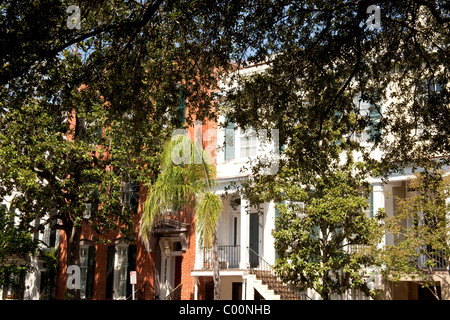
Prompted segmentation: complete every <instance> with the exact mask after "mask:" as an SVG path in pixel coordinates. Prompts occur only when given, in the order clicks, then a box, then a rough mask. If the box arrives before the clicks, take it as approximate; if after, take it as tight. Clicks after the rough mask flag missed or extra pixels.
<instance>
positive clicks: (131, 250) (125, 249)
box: [106, 240, 136, 299]
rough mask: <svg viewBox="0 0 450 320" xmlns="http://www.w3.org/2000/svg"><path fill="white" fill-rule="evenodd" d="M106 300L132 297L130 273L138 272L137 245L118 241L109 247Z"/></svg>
mask: <svg viewBox="0 0 450 320" xmlns="http://www.w3.org/2000/svg"><path fill="white" fill-rule="evenodd" d="M106 270H107V271H106V299H126V298H127V297H129V296H130V295H131V284H130V271H135V270H136V245H127V244H126V243H125V242H124V241H123V240H118V243H117V244H116V245H110V246H108V257H107V268H106Z"/></svg>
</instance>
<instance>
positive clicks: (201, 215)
mask: <svg viewBox="0 0 450 320" xmlns="http://www.w3.org/2000/svg"><path fill="white" fill-rule="evenodd" d="M195 211H196V226H197V232H198V235H199V239H198V240H199V243H200V246H205V247H210V246H211V244H212V239H213V236H214V234H215V232H216V230H217V225H218V223H219V218H220V214H221V212H222V199H220V196H219V195H217V194H215V193H213V192H209V191H208V192H206V193H204V194H202V195H201V196H199V198H198V201H197V206H196V210H195Z"/></svg>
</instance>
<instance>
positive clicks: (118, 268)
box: [114, 245, 128, 299]
mask: <svg viewBox="0 0 450 320" xmlns="http://www.w3.org/2000/svg"><path fill="white" fill-rule="evenodd" d="M127 262H128V246H125V245H120V246H118V247H117V249H116V265H115V270H114V277H115V279H114V280H115V281H114V282H115V290H114V293H115V295H114V296H115V297H114V298H115V299H126V293H127Z"/></svg>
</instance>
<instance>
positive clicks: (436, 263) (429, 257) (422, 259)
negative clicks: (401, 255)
mask: <svg viewBox="0 0 450 320" xmlns="http://www.w3.org/2000/svg"><path fill="white" fill-rule="evenodd" d="M418 251H419V252H422V254H420V255H419V257H418V259H417V267H419V268H424V269H427V268H431V269H432V270H447V269H448V260H447V258H446V257H444V256H443V254H442V253H443V252H441V251H439V250H432V249H431V248H429V247H427V246H426V247H424V248H422V250H418Z"/></svg>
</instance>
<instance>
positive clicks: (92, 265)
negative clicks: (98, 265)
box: [86, 246, 95, 299]
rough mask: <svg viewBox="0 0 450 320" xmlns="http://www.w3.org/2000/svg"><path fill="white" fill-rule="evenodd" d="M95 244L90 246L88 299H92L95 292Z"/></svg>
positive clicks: (87, 281)
mask: <svg viewBox="0 0 450 320" xmlns="http://www.w3.org/2000/svg"><path fill="white" fill-rule="evenodd" d="M94 275H95V246H90V247H89V253H88V270H87V279H86V299H92V296H93V293H94Z"/></svg>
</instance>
